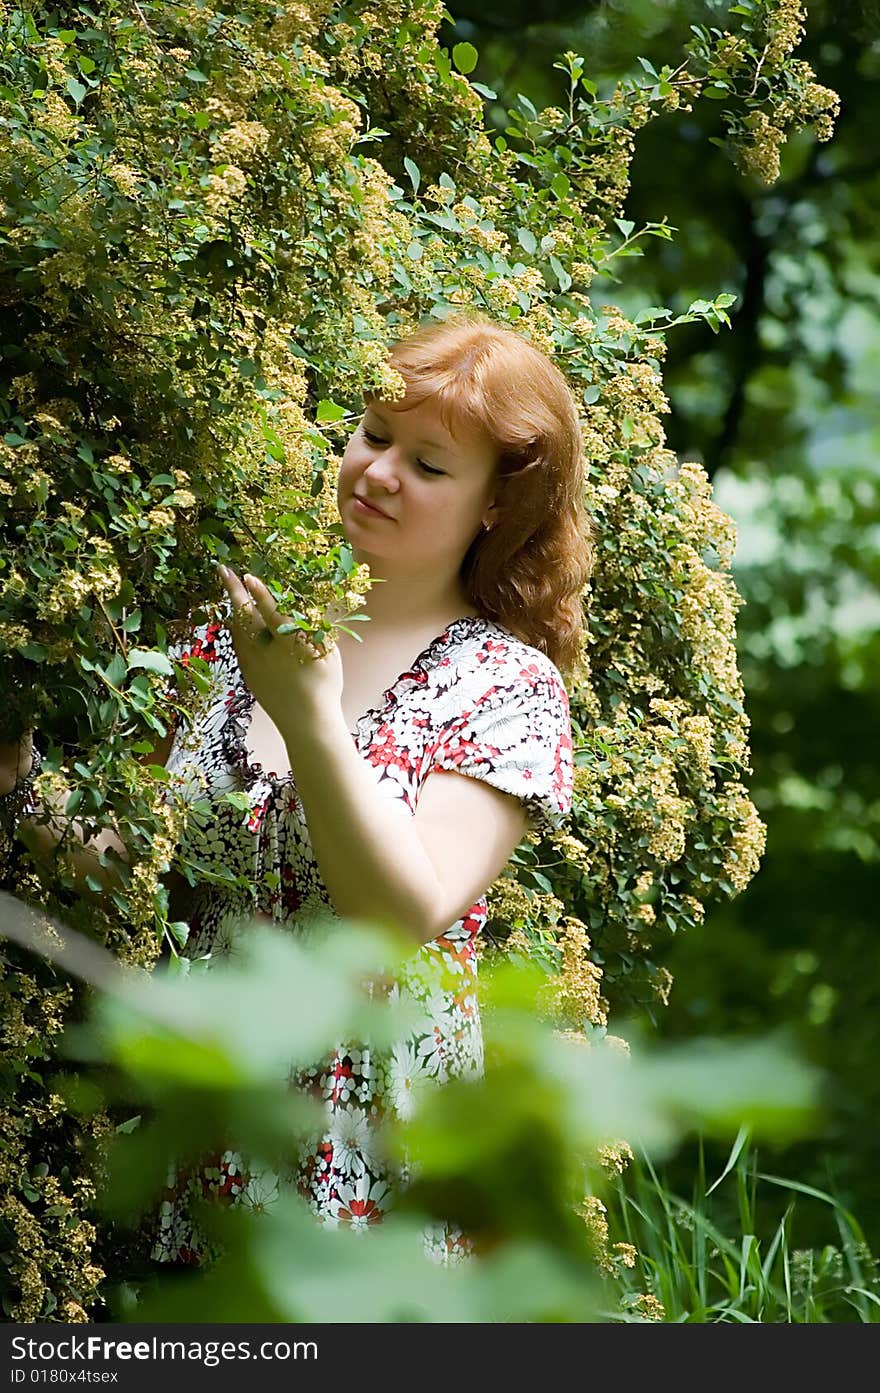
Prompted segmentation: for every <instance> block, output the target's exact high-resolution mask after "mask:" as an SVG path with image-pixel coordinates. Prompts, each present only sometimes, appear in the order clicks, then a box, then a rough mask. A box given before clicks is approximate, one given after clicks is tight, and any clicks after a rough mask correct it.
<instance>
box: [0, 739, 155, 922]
mask: <svg viewBox="0 0 880 1393" xmlns="http://www.w3.org/2000/svg"><path fill="white" fill-rule="evenodd" d="M172 740H173V735H172V734H171V733H169V734H168V735H167V736H165V737H164V738H163V740H162V741H161V742H160V743H159V745H157V746H156V748H155V749H153V750H151V751H150V752H149V753H148V754H146V755H142V756H140V757H139V758H140V761H141V763H144V764H160V763H161V764H164V763H165V760H166V759H167V758H168V755H169V753H170V750H171V743H172ZM33 759H34V747H33V732H32V731H28V732H27V733H26V734H25V735H24V736H22V739H21V741H20V742H18V744H17V745H0V812H2V806H3V805H2V797H3V795H4V794H6V795H8V796H10V797H11V796H13V795H14V790H15V788H16V787H20V786H21V785H22V784H24V783H25V782H26V781H27V780H28V778H29V775H30V773H31V768H32V764H33ZM68 797H69V792H68V791H67V790H61V791H59V792H58V793H57V794H56V795H55V797H54V798H52V799H50V800H44V801H43V803H42V804H41V811H40V812H34V813H31V814H29V815H25V816H24V817H21V818H20V819H18V820H17V824H16V826H15V829H14V830H15V834H16V835H17V836H18V837H19V838H20V839H21V841H22V842H23V843H24V845H25V846H26V847H27V849H28V851H30V853H31V854H32V855H33V856H36V857H37V858H38V859H39V860H41V861H43V862H44V863H51V861H52V859H53V857H54V856H55V854H56V852H57V850H58V848H59V846H60V844H61V842H62V841H66V842H67V854H68V857H69V862H70V869H71V872H72V874H73V878H74V884H75V886H76V889H77V890H78V892H79V893H80V894H83V895H91V894H95V893H99V892H96V891H94V890H93V889H92V887H91V886H90V885H88V884H87V881H86V877H90V878H91V879H92V880H93V881H97V882H98V884H99V885H100V886H101V891H105V890H108V889H111V888H115V887H116V886H117V885H118V884H119V883H120V882H119V877H118V875H117V873H116V871H115V868H114V867H113V866H112V865H108V866H104V865H102V864H101V860H100V858H101V856H102V854H103V853H104V852H106V851H113V852H115V854H116V855H117V856H118V857H119V858H120V860H122V861H125V862H127V861H129V860H130V859H131V858H130V854H129V851H128V847H127V846H126V845H125V843H124V841H123V840H122V838H121V837H120V836H119V833H118V832H117V831H115V830H114V829H113V828H109V827H107V828H104V829H102V831H100V832H99V833H97V834H96V835H95V836H93V837H90V838H88V839H87V838H86V834H85V828H84V827H83V824H82V823H81V822H80V821H78V820H77V819H76V818H72V817H69V816H68V815H67V814H66V813H65V811H64V809H65V807H66V804H67V798H68ZM47 813H48V814H49V816H48V820H47V819H46V817H45V814H47ZM71 839H72V843H73V844H72V845H71Z"/></svg>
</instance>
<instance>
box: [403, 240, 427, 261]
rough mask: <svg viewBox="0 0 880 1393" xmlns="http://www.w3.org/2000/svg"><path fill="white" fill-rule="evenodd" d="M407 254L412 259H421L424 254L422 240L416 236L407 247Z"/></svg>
mask: <svg viewBox="0 0 880 1393" xmlns="http://www.w3.org/2000/svg"><path fill="white" fill-rule="evenodd" d="M406 254H407V256H408V257H409V259H410V261H421V259H422V255H423V248H422V244H421V242H417V241H416V240H415V238H414V239H413V240H412V241H411V242H410V244H409V246H408V247H407V249H406Z"/></svg>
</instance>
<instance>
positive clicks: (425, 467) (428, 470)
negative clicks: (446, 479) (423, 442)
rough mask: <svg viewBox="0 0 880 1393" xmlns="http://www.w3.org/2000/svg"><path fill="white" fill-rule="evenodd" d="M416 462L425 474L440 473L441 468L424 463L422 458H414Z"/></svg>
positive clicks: (441, 471)
mask: <svg viewBox="0 0 880 1393" xmlns="http://www.w3.org/2000/svg"><path fill="white" fill-rule="evenodd" d="M416 464H417V465H418V466H419V468H420V469H423V470H424V471H425V473H426V474H442V473H443V470H442V469H434V468H433V466H432V465H430V464H426V463H425V461H424V460H423V459H419V460H416Z"/></svg>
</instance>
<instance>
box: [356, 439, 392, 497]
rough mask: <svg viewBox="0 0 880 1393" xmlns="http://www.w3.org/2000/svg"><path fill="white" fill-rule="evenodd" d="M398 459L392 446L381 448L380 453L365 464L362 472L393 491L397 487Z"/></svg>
mask: <svg viewBox="0 0 880 1393" xmlns="http://www.w3.org/2000/svg"><path fill="white" fill-rule="evenodd" d="M399 468H400V460H399V459H398V456H397V454H396V451H395V449H394V447H393V446H389V448H388V449H387V450H383V451H382V453H381V455H377V456H376V458H375V459H373V460H371V461H370V463H369V464H368V465H367V467H366V469H365V470H364V473H365V474H366V476H367V477H368V478H369V479H371V480H372V481H373V482H374V483H376V484H381V485H382V487H383V488H385V489H388V491H389V492H395V491H396V490H397V489H398V488H399V486H400V485H399V479H398V471H399Z"/></svg>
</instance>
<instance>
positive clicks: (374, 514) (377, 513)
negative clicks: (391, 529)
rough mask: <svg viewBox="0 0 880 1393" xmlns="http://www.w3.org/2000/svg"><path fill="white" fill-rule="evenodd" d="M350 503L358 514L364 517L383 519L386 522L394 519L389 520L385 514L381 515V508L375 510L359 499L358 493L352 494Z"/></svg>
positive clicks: (369, 504) (371, 505) (372, 506)
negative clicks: (351, 502)
mask: <svg viewBox="0 0 880 1393" xmlns="http://www.w3.org/2000/svg"><path fill="white" fill-rule="evenodd" d="M352 501H353V502H354V506H355V508H356V509H357V510H358V512H361V513H363V514H364V515H365V516H366V517H371V518H384V519H385V521H386V522H393V521H394V519H393V518H390V517H389V516H388V514H387V513H383V512H382V509H381V508H376V507H374V505H373V504H371V503H367V502H366V500H365V499H363V498H361V496H360V494H358V493H355V494H352Z"/></svg>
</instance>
